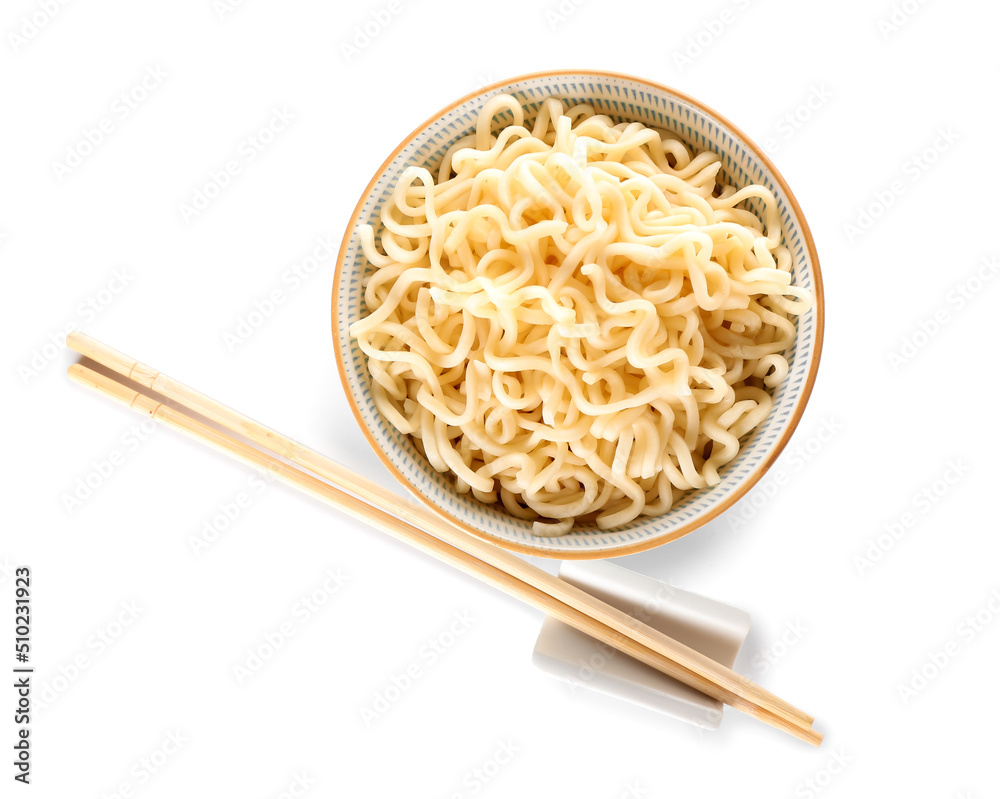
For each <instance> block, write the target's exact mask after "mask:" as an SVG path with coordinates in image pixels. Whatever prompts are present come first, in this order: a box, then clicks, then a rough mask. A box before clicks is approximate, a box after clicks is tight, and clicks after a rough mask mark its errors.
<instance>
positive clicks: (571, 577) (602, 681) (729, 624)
mask: <svg viewBox="0 0 1000 799" xmlns="http://www.w3.org/2000/svg"><path fill="white" fill-rule="evenodd" d="M559 576H560V577H561V578H562V579H564V580H566V581H567V582H569V583H572V584H573V585H575V586H577V587H578V588H581V589H583V590H584V591H587V592H588V593H590V594H593V595H594V596H596V597H598V598H599V599H602V600H604V601H605V602H607V603H608V604H609V605H614V606H615V607H616V608H618V609H619V610H623V611H625V612H626V613H629V614H630V615H632V616H634V617H636V618H638V619H640V620H641V621H644V622H645V623H646V624H648V625H650V626H651V627H654V628H656V629H657V630H659V631H660V632H663V633H665V634H667V635H669V636H671V637H672V638H675V639H677V640H678V641H680V642H681V643H684V644H687V645H688V646H690V647H691V648H693V649H696V650H698V651H699V652H701V653H703V654H705V655H707V656H708V657H710V658H712V659H713V660H715V661H717V662H718V663H721V664H722V665H724V666H727V667H730V668H731V667H732V665H733V663H735V662H736V656H737V655H738V654H739V651H740V647H742V646H743V642H744V640H746V637H747V634H748V633H749V632H750V614H749V613H747V612H746V611H745V610H741V609H739V608H735V607H733V606H732V605H727V604H725V603H723V602H718V601H716V600H714V599H709V598H708V597H704V596H701V595H699V594H693V593H691V592H690V591H684V590H682V589H680V588H675V587H674V586H670V585H667V584H665V583H661V582H660V581H659V580H655V579H653V578H652V577H646V576H645V575H642V574H637V573H636V572H633V571H630V570H629V569H625V568H623V567H621V566H616V565H615V564H613V563H609V562H607V561H565V562H564V563H563V564H562V566H561V568H560V571H559ZM532 662H533V663H534V664H535V665H536V666H537V667H538V668H540V669H542V670H543V671H545V672H547V673H548V674H551V675H552V676H554V677H557V678H558V679H560V680H564V681H565V682H568V683H571V684H573V685H577V686H581V687H584V688H587V689H589V690H591V691H597V692H599V693H602V694H607V695H609V696H616V697H618V698H619V699H624V700H625V701H627V702H631V703H633V704H636V705H641V706H643V707H647V708H650V709H652V710H656V711H658V712H660V713H664V714H666V715H668V716H672V717H674V718H677V719H680V720H681V721H686V722H688V723H689V724H694V725H696V726H698V727H702V728H704V729H710V730H714V729H716V728H717V727H718V726H719V723H720V722H721V720H722V703H721V702H719V701H718V700H717V699H712V698H711V697H708V696H706V695H705V694H703V693H701V692H700V691H696V690H695V689H693V688H690V687H688V686H687V685H684V684H683V683H681V682H678V681H677V680H674V679H673V678H671V677H667V676H666V675H665V674H661V673H660V672H658V671H656V670H655V669H652V668H650V667H649V666H647V665H645V664H644V663H640V662H639V661H637V660H635V659H634V658H631V657H629V656H628V655H625V654H623V653H621V652H617V651H615V650H614V649H612V648H610V647H608V646H606V645H604V644H602V643H600V642H598V641H596V640H594V639H593V638H591V637H590V636H588V635H585V634H584V633H581V632H579V631H578V630H575V629H573V628H572V627H570V626H569V625H567V624H563V623H562V622H560V621H557V620H556V619H553V618H551V617H546V618H545V621H544V622H543V623H542V629H541V631H540V632H539V634H538V639H537V640H536V641H535V650H534V653H533V656H532Z"/></svg>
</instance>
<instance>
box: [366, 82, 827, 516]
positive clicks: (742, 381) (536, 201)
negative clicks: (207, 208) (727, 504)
mask: <svg viewBox="0 0 1000 799" xmlns="http://www.w3.org/2000/svg"><path fill="white" fill-rule="evenodd" d="M501 112H508V113H507V114H506V115H507V116H509V115H510V114H512V115H513V122H512V123H510V124H508V125H506V126H505V127H503V128H502V129H501V130H500V131H499V132H498V133H497V134H496V135H494V134H493V133H492V132H491V127H492V124H493V118H494V116H495V115H496V114H498V113H501ZM720 168H721V162H720V160H719V157H718V156H717V155H714V154H712V153H708V152H703V153H698V154H693V153H691V152H690V151H689V150H688V148H687V147H686V146H685V145H684V144H682V143H681V142H680V141H678V140H677V139H676V138H674V137H672V136H671V135H669V134H667V133H663V132H661V131H658V130H655V129H652V128H648V127H645V126H644V125H642V124H639V123H619V124H615V123H614V122H613V121H612V120H611V119H609V118H608V117H606V116H601V115H598V114H597V113H596V112H595V110H594V109H593V108H592V107H591V106H589V105H576V106H572V107H570V108H566V107H565V106H564V104H563V103H562V102H560V101H559V100H556V99H554V98H549V99H546V100H545V102H544V103H543V104H542V106H541V108H540V109H539V112H538V116H537V118H536V120H535V122H534V123H533V125H532V126H531V127H530V128H529V127H527V126H525V124H524V111H523V109H522V107H521V105H520V104H519V103H518V101H517V100H516V99H515V98H513V97H511V96H508V95H496V96H494V97H492V98H491V99H490V100H489V101H488V102H487V103H486V104H485V105H484V106H483V108H482V110H481V111H480V114H479V119H478V123H477V126H476V132H475V134H474V135H470V136H468V137H466V138H464V139H462V140H460V141H459V142H457V143H456V144H455V145H454V146H453V147H452V148H451V149H450V150H449V151H448V153H447V154H446V155H445V157H444V160H443V163H442V165H441V169H440V179H439V180H438V181H437V182H435V180H434V177H433V176H432V175H431V173H430V172H429V171H428V170H427V169H425V168H422V167H409V168H407V169H406V170H405V171H404V172H403V173H402V175H401V176H400V178H399V180H398V182H397V184H396V186H395V187H394V190H393V194H392V198H391V201H388V202H386V203H385V204H384V205H383V208H382V212H381V226H380V228H379V231H378V233H379V236H378V239H379V241H378V242H376V231H375V230H374V229H373V228H372V227H371V226H368V225H366V226H363V227H362V228H361V244H362V248H363V250H364V254H365V256H366V257H367V258H368V260H369V261H370V262H371V263H372V264H373V265H374V266H375V267H376V269H375V271H374V272H373V273H372V274H371V276H370V277H369V278H368V280H367V282H366V285H365V287H364V290H365V303H366V305H367V308H368V311H369V313H368V316H367V317H365V318H364V319H362V320H360V321H357V322H355V323H354V324H352V325H351V327H350V334H351V336H352V337H354V338H355V339H357V342H358V345H359V346H360V348H361V349H362V350H363V351H364V353H365V354H366V355H367V356H368V369H369V372H370V374H371V378H372V395H373V398H374V401H375V404H376V406H377V407H378V409H379V411H380V412H381V413H382V414H383V415H384V416H385V418H386V419H387V420H388V421H389V422H390V423H391V424H392V425H393V426H395V427H396V428H397V429H398V430H400V431H401V432H402V433H405V434H409V435H410V436H412V437H413V440H414V441H415V443H416V444H417V445H418V447H419V448H420V449H421V450H422V451H423V452H424V454H425V455H426V457H427V459H428V461H429V462H430V463H431V465H432V466H433V467H434V468H435V469H437V470H438V471H441V472H451V473H453V474H454V475H455V479H456V485H457V488H458V490H459V491H462V492H469V491H471V492H472V494H473V495H474V496H475V497H476V498H478V499H479V500H482V501H484V502H499V503H502V505H503V506H504V507H505V508H506V509H507V511H509V512H510V513H511V514H513V515H514V516H516V517H519V518H524V519H531V520H533V521H534V525H533V529H534V532H535V533H536V534H538V535H561V534H563V533H566V532H569V531H570V530H571V529H572V527H573V525H574V524H575V523H580V522H582V521H588V522H594V523H596V525H597V526H598V527H600V528H602V529H607V528H612V527H617V526H619V525H623V524H626V523H628V522H630V521H632V520H633V519H635V518H636V517H638V516H639V515H641V514H647V515H653V514H662V513H664V512H666V511H667V510H668V509H669V508H670V507H671V505H672V504H673V503H674V502H675V501H676V499H677V498H678V497H679V496H680V495H681V494H682V493H683V492H686V491H690V490H693V489H700V488H705V487H707V486H711V485H715V484H716V483H718V482H719V480H720V476H719V470H720V469H721V468H722V467H723V466H725V465H726V464H727V463H729V462H730V461H732V460H733V459H734V458H735V457H736V455H737V453H738V451H739V447H740V438H742V437H743V436H745V435H747V434H748V433H749V432H750V431H751V430H753V429H754V428H755V427H757V426H758V425H759V424H761V422H762V421H763V420H764V419H765V417H766V416H767V415H768V413H769V412H770V410H771V406H772V399H771V394H770V393H769V392H770V390H774V389H775V388H776V387H777V386H778V385H779V384H780V383H781V382H782V381H783V380H784V379H785V376H786V375H787V373H788V361H787V359H786V358H785V357H784V355H783V354H782V353H783V352H784V351H785V350H786V349H787V348H788V347H789V345H790V344H791V343H792V342H793V340H794V338H795V334H796V328H795V323H794V317H795V316H796V315H798V314H802V313H804V312H805V311H807V310H808V309H809V308H810V307H811V306H812V297H811V295H810V294H809V292H807V291H805V290H803V289H802V288H800V287H797V286H795V285H793V284H792V276H791V266H792V258H791V254H790V253H789V251H788V249H787V248H786V247H785V246H784V245H783V244H782V243H781V224H780V219H779V215H778V205H777V201H776V200H775V197H774V195H773V194H772V193H771V192H770V191H769V190H768V189H766V188H765V187H763V186H759V185H750V186H746V187H744V188H742V189H739V190H737V189H736V188H734V187H733V186H728V185H724V184H722V183H721V182H720V180H719V172H720ZM751 205H753V206H754V207H756V208H757V209H758V210H759V213H760V217H758V215H757V214H755V213H754V212H752V211H751V210H748V206H751Z"/></svg>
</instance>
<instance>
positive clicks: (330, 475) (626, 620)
mask: <svg viewBox="0 0 1000 799" xmlns="http://www.w3.org/2000/svg"><path fill="white" fill-rule="evenodd" d="M66 343H67V345H68V346H69V347H70V348H71V349H73V350H75V351H76V352H78V353H80V354H81V355H83V356H84V357H85V358H89V359H90V360H92V361H95V362H96V363H98V364H100V365H101V366H103V367H106V368H107V369H108V370H110V371H111V372H113V373H114V374H112V375H110V376H109V375H106V374H103V373H101V372H98V371H95V370H94V369H91V368H89V367H88V366H85V365H84V364H81V363H77V364H73V365H72V366H71V367H70V368H69V376H70V378H71V379H73V380H74V381H76V382H78V383H80V384H82V385H85V386H88V387H90V388H93V389H95V390H97V391H99V392H101V393H103V394H106V395H108V396H109V397H111V398H113V399H115V400H117V401H119V402H121V403H123V404H125V405H127V406H129V407H131V408H133V409H135V410H136V411H138V412H140V413H143V414H146V415H147V416H150V417H151V418H153V419H156V420H157V421H159V422H162V423H163V424H165V425H167V426H168V427H171V428H173V429H175V430H178V431H180V432H181V433H184V434H185V435H187V436H190V437H191V438H194V439H197V440H199V441H202V442H203V443H206V444H208V445H209V446H211V447H213V448H215V449H217V450H219V451H221V452H224V453H226V454H228V455H231V456H233V457H235V458H236V459H238V460H240V461H242V462H244V463H246V464H248V465H250V466H252V467H254V468H258V469H264V470H266V471H268V472H270V473H271V474H273V475H274V476H275V477H277V478H278V479H280V480H282V481H283V482H285V483H287V484H288V485H290V486H292V487H294V488H297V489H299V490H301V491H303V492H305V493H307V494H310V495H312V496H314V497H316V498H318V499H320V500H322V501H323V502H326V503H328V504H330V505H333V506H335V507H337V508H340V509H341V510H343V511H345V512H346V513H348V514H350V515H351V516H353V517H355V518H357V519H360V520H361V521H364V522H367V523H368V524H371V525H373V526H375V527H379V528H381V529H382V530H384V531H385V532H387V533H389V534H390V535H392V536H394V537H396V538H398V539H400V540H402V541H405V542H406V543H408V544H411V545H413V546H415V547H416V548H417V549H419V550H421V551H423V552H426V553H428V554H430V555H433V556H434V557H436V558H439V559H440V560H443V561H445V562H446V563H450V564H451V565H453V566H455V567H457V568H458V569H460V570H462V571H463V572H465V573H467V574H470V575H472V576H474V577H478V578H479V579H481V580H483V581H484V582H486V583H488V584H490V585H493V586H495V587H496V588H499V589H500V590H502V591H505V592H507V593H508V594H511V595H512V596H515V597H518V598H519V599H522V600H524V601H525V602H527V603H528V604H529V605H533V606H534V607H536V608H538V609H539V610H541V611H543V612H544V613H547V614H548V615H550V616H553V617H555V618H557V619H559V620H560V621H562V622H564V623H566V624H569V625H570V626H572V627H575V628H576V629H578V630H580V631H581V632H584V633H586V634H587V635H590V636H591V637H593V638H596V639H597V640H598V641H601V642H602V643H605V644H607V645H609V646H612V647H614V648H615V649H618V650H620V651H621V652H624V653H625V654H628V655H631V656H632V657H634V658H636V659H637V660H639V661H641V662H643V663H646V664H647V665H649V666H652V667H653V668H654V669H657V670H658V671H660V672H662V673H664V674H667V675H669V676H671V677H673V678H675V679H677V680H679V681H680V682H683V683H685V684H686V685H689V686H691V687H692V688H695V689H696V690H698V691H701V692H702V693H705V694H707V695H708V696H711V697H713V698H715V699H718V700H720V701H722V702H724V703H725V704H727V705H730V706H731V707H734V708H736V709H738V710H741V711H743V712H744V713H747V714H748V715H750V716H753V717H754V718H757V719H760V720H761V721H763V722H765V723H766V724H770V725H771V726H773V727H777V728H778V729H780V730H784V731H785V732H787V733H790V734H791V735H794V736H795V737H797V738H800V739H801V740H803V741H807V742H808V743H811V744H813V745H814V746H818V745H819V744H820V742H821V741H822V740H823V736H822V735H821V734H820V733H818V732H816V731H815V730H813V729H812V723H813V717H812V716H808V715H806V714H805V713H803V712H802V711H801V710H798V709H796V708H795V707H793V706H792V705H790V704H788V703H787V702H785V701H784V700H782V699H779V698H778V697H777V696H774V695H773V694H771V693H770V692H768V691H766V690H765V689H763V688H762V687H760V686H759V685H756V684H755V683H753V682H751V681H750V680H749V679H747V678H746V677H743V676H742V675H740V674H737V673H736V672H734V671H733V670H731V669H728V668H726V667H725V666H722V665H721V664H719V663H717V662H715V661H713V660H712V659H711V658H709V657H707V656H705V655H703V654H701V653H700V652H698V651H696V650H694V649H692V648H690V647H688V646H685V645H684V644H682V643H680V642H679V641H675V640H674V639H672V638H670V637H668V636H666V635H664V634H663V633H661V632H659V631H658V630H655V629H653V628H652V627H650V626H648V625H646V624H643V623H642V622H640V621H638V620H637V619H634V618H632V617H631V616H629V615H628V614H627V613H624V612H623V611H620V610H618V609H617V608H615V607H613V606H611V605H609V604H607V603H605V602H602V601H601V600H599V599H597V598H596V597H593V596H591V595H590V594H588V593H586V592H585V591H582V590H581V589H579V588H576V587H575V586H573V585H570V584H569V583H567V582H566V581H564V580H561V579H559V578H558V577H555V576H553V575H551V574H549V573H548V572H546V571H544V570H542V569H539V568H538V567H537V566H534V565H533V564H531V563H528V562H527V561H525V560H523V559H521V558H520V557H518V556H516V555H514V554H513V553H511V552H508V551H506V550H503V549H500V548H499V547H497V546H495V545H494V544H491V543H489V542H487V541H483V540H480V539H478V538H476V537H475V536H473V535H471V534H469V533H467V532H465V531H464V530H462V529H460V528H458V527H456V526H455V525H453V524H452V523H451V522H449V521H447V520H446V519H444V518H443V517H441V516H438V515H437V514H435V513H434V512H433V511H431V510H429V509H426V508H422V507H419V506H417V505H414V504H411V503H409V502H407V501H405V500H403V499H401V498H399V497H397V496H396V495H395V494H392V493H390V492H386V491H385V490H384V489H382V488H380V487H379V486H378V485H377V484H375V483H373V482H372V481H370V480H368V479H367V478H364V477H362V476H360V475H358V474H354V473H353V472H351V471H349V470H348V469H346V468H345V467H343V466H341V465H340V464H338V463H335V462H334V461H331V460H329V459H328V458H326V457H324V456H323V455H320V454H319V453H318V452H315V451H314V450H311V449H309V448H307V447H304V446H303V445H301V444H299V443H297V442H295V441H293V440H291V439H289V438H286V437H285V436H283V435H281V434H280V433H277V432H275V431H274V430H271V429H269V428H267V427H264V426H263V425H260V424H258V423H257V422H255V421H253V420H252V419H249V418H247V417H246V416H243V415H242V414H240V413H238V412H237V411H235V410H233V409H232V408H228V407H227V406H225V405H223V404H221V403H219V402H216V401H215V400H213V399H211V398H209V397H206V396H205V395H204V394H201V393H200V392H198V391H195V390H194V389H192V388H189V387H188V386H185V385H184V384H182V383H179V382H177V381H175V380H173V379H172V378H170V377H167V376H166V375H164V374H162V373H160V372H158V371H156V370H154V369H151V368H150V367H149V366H146V365H145V364H142V363H139V362H138V361H136V360H134V359H132V358H130V357H128V356H127V355H124V354H123V353H121V352H118V351H117V350H114V349H112V348H111V347H108V346H106V345H105V344H102V343H101V342H99V341H97V340H95V339H93V338H91V337H90V336H87V335H84V334H83V333H79V332H74V333H70V335H69V336H68V337H67V339H66ZM122 380H128V381H131V382H133V383H135V384H137V385H139V386H141V387H142V389H143V390H141V391H136V390H135V389H134V388H132V387H130V386H128V385H125V384H124V383H123V382H121V381H122ZM147 392H148V393H147ZM154 395H159V396H160V397H162V398H164V399H165V400H167V401H169V403H170V404H165V403H164V401H163V400H161V399H159V398H158V397H157V396H154ZM174 406H179V408H178V407H174ZM192 413H193V414H196V415H192ZM198 416H200V417H203V419H206V420H208V421H209V422H212V423H214V425H215V426H212V425H210V424H208V423H206V422H205V421H202V419H199V418H197V417H198ZM219 428H221V429H219Z"/></svg>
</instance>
